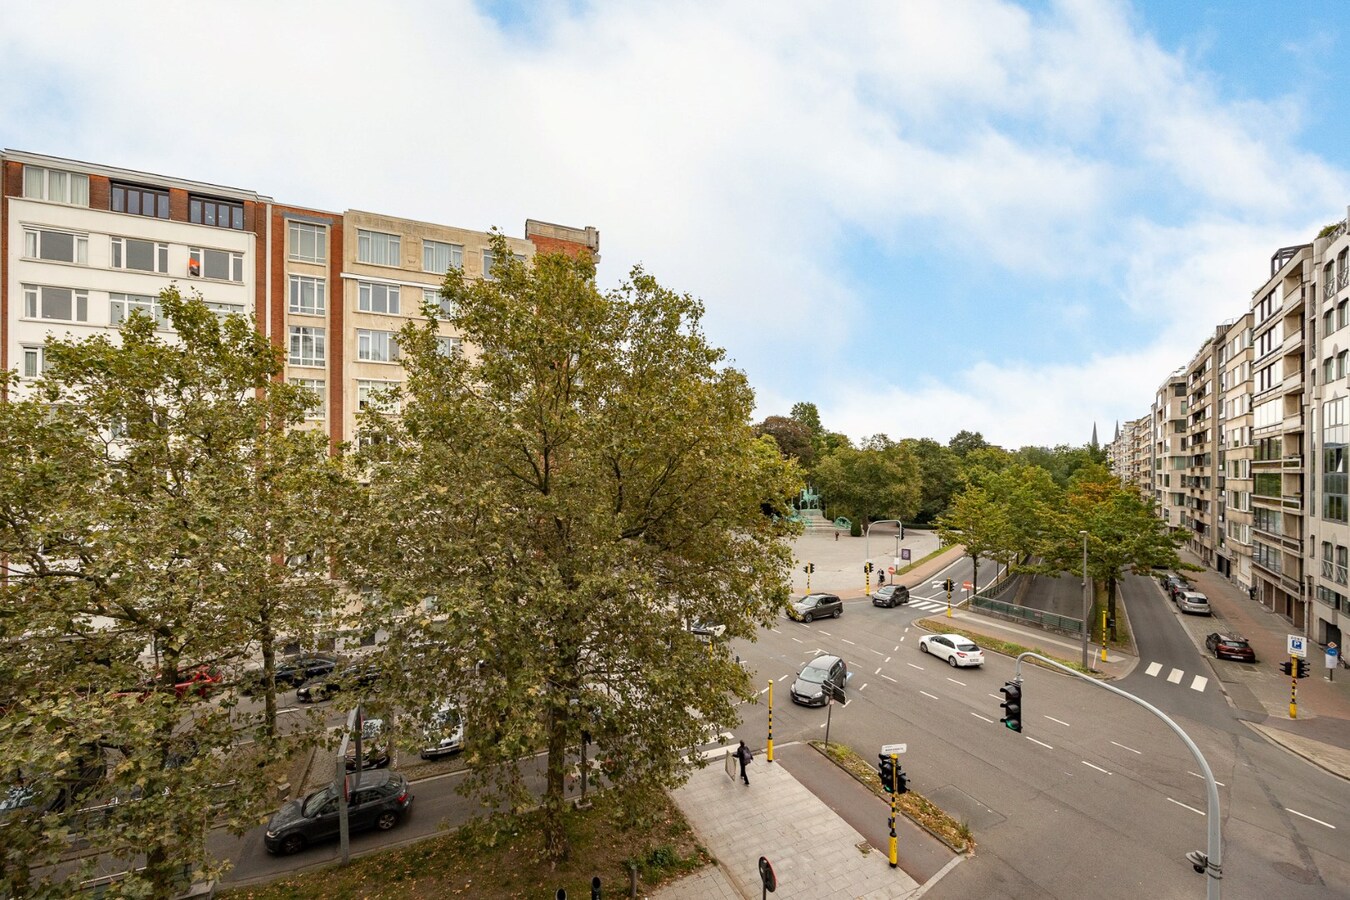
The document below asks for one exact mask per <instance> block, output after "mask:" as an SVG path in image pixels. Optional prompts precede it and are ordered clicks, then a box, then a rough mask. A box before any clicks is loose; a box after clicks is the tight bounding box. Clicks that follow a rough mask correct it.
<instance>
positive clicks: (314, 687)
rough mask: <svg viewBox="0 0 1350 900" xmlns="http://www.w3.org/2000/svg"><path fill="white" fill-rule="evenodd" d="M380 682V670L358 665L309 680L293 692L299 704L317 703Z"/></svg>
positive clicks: (369, 665) (367, 665)
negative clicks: (343, 692)
mask: <svg viewBox="0 0 1350 900" xmlns="http://www.w3.org/2000/svg"><path fill="white" fill-rule="evenodd" d="M379 680H380V669H379V667H378V666H375V665H373V664H371V663H358V664H357V665H354V666H347V668H345V669H340V670H338V671H336V672H330V673H328V674H327V675H323V676H321V677H319V678H311V679H309V680H308V681H306V682H305V683H304V684H302V685H300V687H298V688H296V690H295V699H297V700H299V701H300V702H301V703H318V702H319V701H321V700H327V699H328V698H329V697H332V696H333V695H334V694H337V693H341V692H342V691H348V690H352V689H353V688H368V687H370V686H371V685H372V684H374V683H375V682H377V681H379Z"/></svg>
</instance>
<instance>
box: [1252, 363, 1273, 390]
mask: <svg viewBox="0 0 1350 900" xmlns="http://www.w3.org/2000/svg"><path fill="white" fill-rule="evenodd" d="M1274 375H1275V367H1274V366H1265V367H1264V368H1262V369H1260V370H1258V371H1257V373H1256V388H1255V389H1256V393H1258V394H1259V393H1261V392H1262V391H1268V390H1270V388H1271V385H1272V383H1273V381H1272V379H1273V378H1274Z"/></svg>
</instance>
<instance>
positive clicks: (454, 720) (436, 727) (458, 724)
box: [422, 704, 464, 759]
mask: <svg viewBox="0 0 1350 900" xmlns="http://www.w3.org/2000/svg"><path fill="white" fill-rule="evenodd" d="M422 743H423V746H422V758H423V759H440V758H441V757H442V756H448V755H449V754H451V753H458V752H459V751H461V750H463V749H464V720H463V719H462V718H461V717H460V715H459V710H458V709H457V708H456V707H455V706H454V705H453V704H446V705H445V706H442V707H441V708H440V709H438V710H436V712H434V713H432V716H431V721H430V722H428V723H427V726H426V728H424V729H423V730H422Z"/></svg>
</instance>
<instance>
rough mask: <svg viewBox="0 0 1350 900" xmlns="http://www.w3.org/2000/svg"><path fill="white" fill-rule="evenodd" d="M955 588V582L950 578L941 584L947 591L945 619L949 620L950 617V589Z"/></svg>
mask: <svg viewBox="0 0 1350 900" xmlns="http://www.w3.org/2000/svg"><path fill="white" fill-rule="evenodd" d="M955 586H956V582H954V581H953V580H952V579H950V578H948V579H947V580H946V581H945V582H944V583H943V587H945V588H946V589H947V618H949V619H950V618H951V617H952V588H953V587H955Z"/></svg>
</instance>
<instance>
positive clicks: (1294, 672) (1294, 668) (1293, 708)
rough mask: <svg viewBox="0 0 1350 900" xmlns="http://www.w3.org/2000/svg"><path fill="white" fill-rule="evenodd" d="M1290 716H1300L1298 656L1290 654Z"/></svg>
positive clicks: (1293, 717) (1295, 717) (1294, 717)
mask: <svg viewBox="0 0 1350 900" xmlns="http://www.w3.org/2000/svg"><path fill="white" fill-rule="evenodd" d="M1289 718H1291V719H1297V718H1298V657H1297V656H1294V655H1292V654H1290V656H1289Z"/></svg>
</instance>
